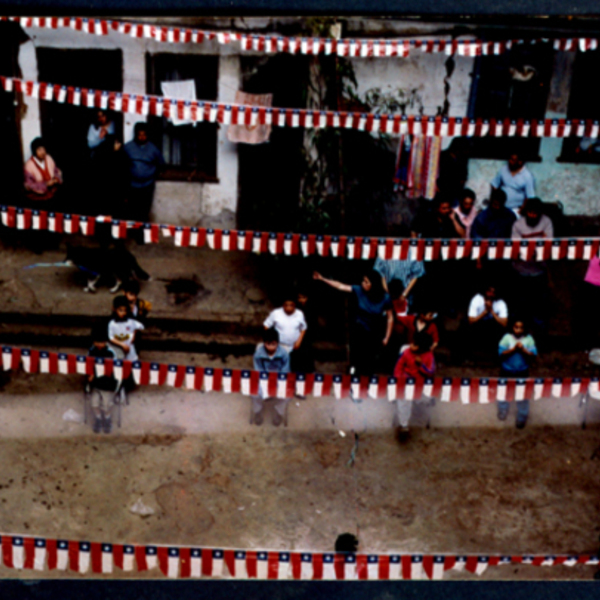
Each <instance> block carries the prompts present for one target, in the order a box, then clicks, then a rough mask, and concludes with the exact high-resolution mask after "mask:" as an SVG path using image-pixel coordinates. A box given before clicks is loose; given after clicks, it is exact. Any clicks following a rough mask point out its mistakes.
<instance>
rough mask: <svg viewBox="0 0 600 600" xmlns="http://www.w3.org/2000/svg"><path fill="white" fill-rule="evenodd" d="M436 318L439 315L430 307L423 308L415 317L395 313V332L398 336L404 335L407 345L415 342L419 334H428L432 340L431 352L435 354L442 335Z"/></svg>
mask: <svg viewBox="0 0 600 600" xmlns="http://www.w3.org/2000/svg"><path fill="white" fill-rule="evenodd" d="M394 308H395V307H394ZM436 317H437V315H436V314H435V313H434V312H433V310H431V309H430V308H429V307H421V308H420V310H419V311H418V312H417V313H416V314H414V315H402V314H398V313H395V314H394V319H395V324H394V332H395V333H397V334H398V335H404V336H405V338H406V343H407V344H412V343H413V342H414V339H415V335H416V334H417V333H426V334H427V335H429V336H430V338H431V346H430V348H429V350H431V351H432V352H433V350H435V349H436V347H437V345H438V344H439V342H440V334H439V332H438V328H437V325H436V324H435V318H436Z"/></svg>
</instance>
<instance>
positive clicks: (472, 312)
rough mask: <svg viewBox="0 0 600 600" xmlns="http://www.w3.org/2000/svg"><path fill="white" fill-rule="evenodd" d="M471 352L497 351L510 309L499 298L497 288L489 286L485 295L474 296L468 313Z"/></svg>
mask: <svg viewBox="0 0 600 600" xmlns="http://www.w3.org/2000/svg"><path fill="white" fill-rule="evenodd" d="M467 318H468V324H469V329H468V331H469V336H468V339H469V344H470V346H471V350H474V349H476V348H483V349H485V350H486V351H487V352H491V351H492V350H495V348H496V344H497V343H498V340H499V339H500V337H501V336H502V334H503V333H504V330H505V329H506V325H507V323H508V307H507V306H506V302H504V300H502V299H500V298H498V294H497V293H496V288H495V287H494V286H493V285H488V286H487V288H486V289H485V291H484V293H483V294H476V295H475V296H473V298H472V300H471V302H470V304H469V311H468V313H467Z"/></svg>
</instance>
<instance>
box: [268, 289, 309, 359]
mask: <svg viewBox="0 0 600 600" xmlns="http://www.w3.org/2000/svg"><path fill="white" fill-rule="evenodd" d="M263 325H264V327H265V329H271V327H273V328H275V330H276V331H277V333H278V334H279V343H280V344H281V345H282V346H283V348H284V349H285V350H286V351H287V352H293V351H294V350H297V349H298V348H300V346H301V345H302V340H303V339H304V335H305V334H306V329H307V327H306V320H305V319H304V313H303V312H302V311H301V310H300V309H299V308H296V297H295V296H294V295H291V294H290V295H289V296H288V297H286V298H285V299H284V301H283V306H282V307H281V308H276V309H275V310H273V311H271V314H269V316H268V317H267V318H266V319H265V322H264V323H263Z"/></svg>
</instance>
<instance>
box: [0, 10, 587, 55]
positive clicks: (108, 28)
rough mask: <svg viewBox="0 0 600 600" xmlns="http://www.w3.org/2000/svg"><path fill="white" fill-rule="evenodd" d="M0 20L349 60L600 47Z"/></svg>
mask: <svg viewBox="0 0 600 600" xmlns="http://www.w3.org/2000/svg"><path fill="white" fill-rule="evenodd" d="M0 20H4V21H13V22H16V23H19V25H21V27H25V28H40V29H55V30H56V29H72V30H74V31H79V32H81V33H86V34H91V35H98V36H106V35H109V34H111V33H118V34H122V35H127V36H130V37H132V38H140V39H142V38H143V39H149V40H153V41H156V42H164V43H170V44H201V43H204V42H209V41H216V42H217V43H218V44H222V45H228V44H232V43H234V42H239V44H240V48H241V49H242V50H244V51H253V52H264V53H269V54H272V53H276V52H287V53H290V54H305V55H312V56H314V55H319V54H323V55H326V56H331V55H337V56H344V57H351V58H372V57H376V58H387V57H406V56H408V55H409V54H410V53H411V52H412V51H420V52H425V53H429V54H431V53H444V54H447V55H453V54H457V55H459V56H480V55H483V56H488V55H499V54H503V53H504V52H507V51H508V50H510V49H511V48H512V47H513V46H515V45H520V44H544V43H545V44H552V47H553V48H554V49H555V50H562V51H576V50H579V51H581V52H586V51H588V50H596V49H597V48H598V40H597V39H596V38H589V37H575V38H553V39H548V38H534V39H513V40H503V41H483V40H480V39H470V40H450V39H438V38H422V39H415V38H408V39H407V38H391V39H370V38H344V39H336V38H321V37H319V38H317V37H302V36H291V37H290V36H281V35H276V34H270V35H269V34H266V35H265V34H249V33H244V32H235V31H216V30H215V31H208V30H200V29H192V28H187V27H168V26H164V25H162V26H161V25H152V24H149V23H134V22H129V21H114V20H107V19H89V18H84V17H18V16H12V17H0Z"/></svg>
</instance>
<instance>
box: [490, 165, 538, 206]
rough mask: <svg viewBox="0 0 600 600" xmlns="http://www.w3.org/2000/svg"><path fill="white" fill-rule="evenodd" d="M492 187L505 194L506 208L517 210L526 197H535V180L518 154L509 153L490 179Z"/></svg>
mask: <svg viewBox="0 0 600 600" xmlns="http://www.w3.org/2000/svg"><path fill="white" fill-rule="evenodd" d="M492 188H493V189H495V190H498V189H500V190H503V191H504V193H505V194H506V205H505V206H506V208H510V209H511V210H512V211H515V212H518V210H519V209H520V208H521V205H522V204H523V202H525V200H526V199H527V198H535V180H534V179H533V175H532V174H531V171H530V170H529V169H528V168H527V167H526V166H525V162H524V161H523V160H522V159H521V157H520V156H519V155H518V154H511V155H510V157H509V159H508V164H506V165H504V166H503V167H502V168H501V169H500V170H499V171H498V174H497V175H496V177H494V179H493V180H492Z"/></svg>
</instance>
